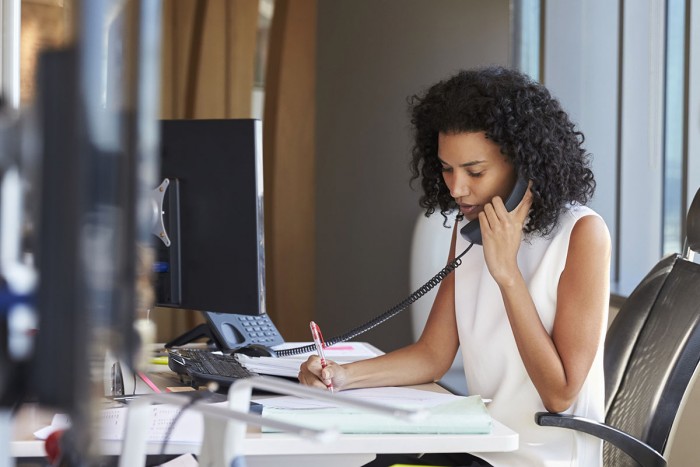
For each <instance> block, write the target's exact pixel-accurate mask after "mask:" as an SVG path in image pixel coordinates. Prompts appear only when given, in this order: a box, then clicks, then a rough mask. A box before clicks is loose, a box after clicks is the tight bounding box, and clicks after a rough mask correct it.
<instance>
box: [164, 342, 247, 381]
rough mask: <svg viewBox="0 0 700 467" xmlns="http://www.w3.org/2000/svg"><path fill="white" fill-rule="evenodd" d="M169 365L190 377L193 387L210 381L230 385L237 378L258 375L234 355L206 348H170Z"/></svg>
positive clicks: (175, 370) (176, 371) (177, 371)
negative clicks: (214, 351)
mask: <svg viewBox="0 0 700 467" xmlns="http://www.w3.org/2000/svg"><path fill="white" fill-rule="evenodd" d="M168 354H169V355H168V366H169V367H170V369H171V370H173V371H174V372H175V373H178V374H180V375H183V376H186V377H189V379H190V380H191V384H192V386H193V387H197V386H203V385H206V384H207V383H210V382H215V383H218V384H219V385H220V386H230V385H231V384H233V383H234V382H235V381H236V380H237V379H241V378H249V377H251V376H257V373H253V372H251V371H248V370H247V369H246V368H245V367H244V366H243V365H241V363H240V362H239V361H238V360H236V357H235V356H234V355H229V354H223V355H222V354H218V353H212V352H211V351H210V350H206V349H168Z"/></svg>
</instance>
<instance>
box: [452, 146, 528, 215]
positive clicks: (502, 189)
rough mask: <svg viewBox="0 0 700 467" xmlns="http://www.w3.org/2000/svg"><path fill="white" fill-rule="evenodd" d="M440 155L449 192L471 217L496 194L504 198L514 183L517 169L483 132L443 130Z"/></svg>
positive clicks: (464, 213) (464, 212) (463, 212)
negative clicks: (446, 131)
mask: <svg viewBox="0 0 700 467" xmlns="http://www.w3.org/2000/svg"><path fill="white" fill-rule="evenodd" d="M438 158H439V159H440V163H441V164H442V177H443V179H444V180H445V184H446V185H447V188H448V189H449V190H450V195H451V196H452V197H453V198H454V200H455V201H456V202H457V204H458V205H459V209H460V211H461V212H462V214H463V215H464V217H465V218H467V219H468V220H474V219H476V218H477V217H478V215H479V212H481V211H482V210H483V209H484V205H485V204H487V203H490V202H491V200H492V199H493V197H494V196H500V197H501V198H502V199H503V200H504V201H505V199H506V198H507V197H508V195H509V194H510V192H511V190H512V189H513V187H514V186H515V181H516V179H517V174H516V172H515V168H514V167H513V165H512V164H511V163H510V161H509V160H508V158H507V157H506V156H505V155H503V154H501V149H500V147H499V146H498V145H497V144H496V143H494V142H493V141H491V140H489V139H487V138H486V134H485V133H484V132H475V133H440V134H439V135H438Z"/></svg>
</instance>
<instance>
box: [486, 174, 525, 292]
mask: <svg viewBox="0 0 700 467" xmlns="http://www.w3.org/2000/svg"><path fill="white" fill-rule="evenodd" d="M531 186H532V182H530V184H529V185H528V188H527V191H526V192H525V196H523V199H522V200H521V201H520V203H519V204H518V205H517V206H516V207H515V209H513V210H512V211H510V212H509V211H508V210H507V209H506V207H505V204H503V200H502V199H501V197H500V196H496V197H494V198H493V200H491V203H489V204H487V205H486V206H484V210H483V211H482V212H480V213H479V224H480V226H481V235H482V238H483V246H484V257H485V259H486V266H487V267H488V268H489V272H490V273H491V276H492V277H493V278H494V280H495V281H496V282H497V283H498V284H499V285H503V284H507V283H512V281H513V280H515V278H516V276H517V274H520V272H519V269H518V263H517V255H518V249H519V248H520V242H521V241H522V236H523V227H524V226H525V222H526V220H527V216H528V213H529V212H530V207H531V206H532V192H531V191H530V188H531Z"/></svg>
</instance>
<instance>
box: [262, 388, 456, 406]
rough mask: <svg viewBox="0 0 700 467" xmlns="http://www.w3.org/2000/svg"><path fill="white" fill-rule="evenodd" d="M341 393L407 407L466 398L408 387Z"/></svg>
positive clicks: (290, 401)
mask: <svg viewBox="0 0 700 467" xmlns="http://www.w3.org/2000/svg"><path fill="white" fill-rule="evenodd" d="M341 394H342V395H343V396H346V397H352V398H355V399H362V400H369V401H372V402H377V403H379V404H385V405H390V406H392V407H406V408H414V407H424V408H429V407H434V406H436V405H440V404H444V403H447V402H451V401H456V400H460V399H463V398H464V397H463V396H456V395H454V394H446V393H441V392H433V391H422V390H420V389H413V388H406V387H383V388H366V389H350V390H348V391H343V392H342V393H341ZM253 400H254V401H255V402H257V403H259V404H261V405H263V406H264V407H270V408H272V407H274V408H276V409H289V410H294V409H298V410H303V409H319V408H328V407H339V406H338V405H336V404H333V403H331V402H325V401H317V400H312V399H302V398H300V397H296V396H279V397H267V398H265V397H253Z"/></svg>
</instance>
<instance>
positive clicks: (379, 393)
mask: <svg viewBox="0 0 700 467" xmlns="http://www.w3.org/2000/svg"><path fill="white" fill-rule="evenodd" d="M343 394H344V395H347V396H349V397H355V398H360V399H365V400H372V401H374V402H378V403H381V404H385V405H393V406H395V407H402V408H425V409H428V410H429V412H430V415H429V416H428V418H426V419H425V420H421V421H416V422H410V421H404V420H400V419H397V418H394V417H391V416H387V415H380V414H377V413H372V412H370V411H367V410H362V409H355V408H347V407H339V406H334V405H333V404H330V403H327V402H319V401H313V400H306V399H300V398H296V397H293V396H283V397H273V398H267V399H257V400H256V402H259V403H261V404H262V405H263V417H269V418H275V419H278V420H283V421H287V422H293V423H298V424H301V425H306V426H309V427H311V428H330V427H334V428H336V429H338V430H340V431H341V432H342V433H434V434H477V433H490V432H491V424H492V423H491V416H490V415H489V413H488V411H487V410H486V407H485V405H484V402H483V401H482V399H481V397H480V396H470V397H463V396H455V395H453V394H444V393H436V392H431V391H421V390H417V389H411V388H395V387H394V388H391V387H389V388H370V389H355V390H350V391H344V392H343ZM263 431H273V430H268V429H267V428H263Z"/></svg>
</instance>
